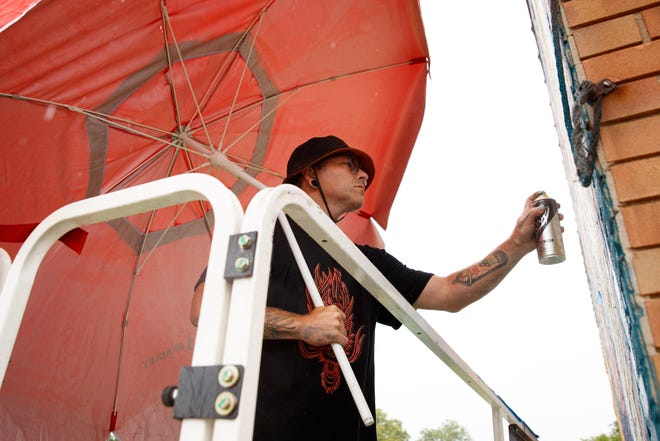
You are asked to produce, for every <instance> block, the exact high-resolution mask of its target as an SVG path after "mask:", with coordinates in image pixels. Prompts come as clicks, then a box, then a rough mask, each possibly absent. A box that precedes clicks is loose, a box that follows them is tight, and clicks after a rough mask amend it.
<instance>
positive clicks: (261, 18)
mask: <svg viewBox="0 0 660 441" xmlns="http://www.w3.org/2000/svg"><path fill="white" fill-rule="evenodd" d="M265 15H266V14H265V10H263V9H262V11H261V14H260V18H259V21H258V25H257V27H256V31H255V36H254V38H253V39H252V44H251V45H250V50H249V52H248V55H247V59H246V60H245V63H243V70H242V72H241V78H240V80H239V81H238V86H236V91H235V92H234V98H233V100H232V103H231V107H230V108H229V114H228V115H227V119H226V120H225V127H224V129H223V130H222V136H221V137H220V143H219V144H218V150H222V146H223V144H224V141H225V137H226V135H227V130H228V129H229V124H230V123H231V117H232V114H233V112H234V108H235V107H236V101H238V92H239V91H240V90H241V86H242V85H243V82H244V81H245V73H246V72H247V68H248V65H249V64H250V59H252V54H253V53H254V45H255V43H256V41H257V37H258V36H259V30H260V29H261V25H262V24H263V21H264V17H265Z"/></svg>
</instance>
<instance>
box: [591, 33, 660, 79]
mask: <svg viewBox="0 0 660 441" xmlns="http://www.w3.org/2000/svg"><path fill="white" fill-rule="evenodd" d="M582 66H583V67H584V72H585V75H586V77H587V79H588V80H591V81H593V82H595V83H596V82H598V81H600V80H602V79H603V78H609V79H610V80H612V81H614V82H616V83H618V82H621V81H628V80H633V79H637V78H641V77H648V76H651V75H653V74H656V73H658V72H660V40H655V41H652V42H650V43H645V44H641V45H637V46H633V47H629V48H626V49H621V50H618V51H616V52H610V53H607V54H604V55H600V56H598V57H594V58H590V59H588V60H584V62H583V63H582Z"/></svg>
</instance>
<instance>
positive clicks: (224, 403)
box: [215, 391, 237, 416]
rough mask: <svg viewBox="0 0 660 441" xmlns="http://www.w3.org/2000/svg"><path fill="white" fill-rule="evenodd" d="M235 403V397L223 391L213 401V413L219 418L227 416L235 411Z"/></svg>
mask: <svg viewBox="0 0 660 441" xmlns="http://www.w3.org/2000/svg"><path fill="white" fill-rule="evenodd" d="M236 403H237V400H236V396H235V395H234V394H233V393H231V392H227V391H224V392H222V393H221V394H220V395H218V398H216V399H215V413H217V414H218V415H220V416H227V415H229V414H230V413H232V412H233V411H234V409H236Z"/></svg>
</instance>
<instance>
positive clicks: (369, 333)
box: [254, 222, 431, 441]
mask: <svg viewBox="0 0 660 441" xmlns="http://www.w3.org/2000/svg"><path fill="white" fill-rule="evenodd" d="M291 227H292V229H293V231H294V233H295V235H296V237H297V239H298V243H299V245H300V248H301V250H302V252H303V255H304V256H305V260H306V262H307V264H308V265H309V267H310V271H311V273H312V276H313V277H314V280H315V282H316V284H317V287H318V290H319V293H320V294H321V297H322V298H323V303H324V304H326V305H328V304H335V305H337V306H338V307H340V308H341V309H342V310H343V311H344V313H345V314H346V321H345V325H346V330H347V333H348V337H349V343H348V345H347V346H346V347H345V348H344V349H345V352H346V354H347V356H348V359H349V361H350V362H351V366H352V368H353V371H354V372H355V376H356V378H357V381H358V383H360V386H361V388H362V391H363V393H364V396H365V398H366V400H367V402H368V404H369V407H370V409H371V412H372V414H373V415H374V417H375V416H376V409H375V394H374V337H375V336H374V331H375V327H376V323H383V324H386V325H389V326H392V327H393V328H398V327H399V326H401V323H399V321H398V320H397V319H396V318H394V317H393V316H392V315H391V314H390V312H389V311H387V309H385V307H383V306H382V305H381V304H380V303H379V302H378V301H377V300H376V299H374V298H373V297H372V295H371V294H369V292H368V291H367V290H366V289H364V288H363V287H362V286H361V285H360V284H359V283H358V282H357V281H356V280H355V279H353V277H351V276H350V274H348V273H347V272H346V271H344V270H343V268H341V267H340V266H339V265H338V264H337V263H336V262H335V261H334V260H333V259H332V258H331V257H330V256H329V255H328V254H327V253H326V252H325V251H324V250H323V249H322V248H321V247H320V246H319V245H318V244H317V243H316V242H314V241H313V240H312V239H311V238H310V237H309V236H308V235H307V234H306V233H305V232H304V231H303V230H302V229H301V228H300V227H298V226H297V225H295V224H294V223H293V222H291ZM359 248H360V250H361V251H362V252H363V253H364V254H365V256H366V257H367V258H368V259H369V260H370V261H371V262H372V263H373V264H374V265H375V266H376V267H377V268H378V269H379V270H380V271H381V272H382V273H383V274H384V275H385V277H386V278H387V279H388V280H389V281H390V283H392V284H393V285H394V287H395V288H397V290H398V291H399V292H400V293H401V294H402V295H403V296H404V297H405V298H406V299H407V300H408V301H409V302H410V303H411V304H412V303H413V302H414V301H415V300H416V299H417V297H419V295H420V294H421V292H422V290H423V289H424V287H425V286H426V284H427V282H428V281H429V279H430V277H431V274H429V273H425V272H422V271H416V270H411V269H409V268H407V267H406V266H404V265H403V264H402V263H401V262H399V261H398V260H396V259H395V258H394V257H392V256H391V255H389V254H388V253H387V252H385V251H384V250H380V249H377V248H372V247H369V246H359ZM267 304H268V306H273V307H277V308H280V309H283V310H286V311H290V312H295V313H299V314H305V313H307V312H309V311H310V310H311V309H313V304H312V302H311V300H310V299H309V296H308V294H307V290H306V287H305V284H304V282H303V280H302V276H301V275H300V272H299V271H298V267H297V265H296V262H295V260H294V259H293V255H292V254H291V250H290V249H289V246H288V243H287V241H286V237H285V236H284V234H283V232H282V230H281V228H280V227H279V225H278V226H277V228H276V230H275V235H274V238H273V257H272V263H271V274H270V285H269V289H268V301H267ZM254 440H256V441H296V440H301V441H325V440H327V441H358V440H359V441H365V440H367V441H375V440H376V426H375V424H374V425H372V426H370V427H366V426H365V425H364V424H363V423H362V420H361V418H360V415H359V412H358V411H357V408H356V406H355V403H354V401H353V398H352V395H351V393H350V390H349V388H348V387H347V385H346V382H345V379H344V378H343V375H342V374H341V370H340V368H339V365H338V364H337V361H336V359H335V356H334V353H333V352H332V348H331V346H329V345H328V346H323V347H314V346H311V345H308V344H306V343H304V342H302V341H297V340H264V342H263V351H262V356H261V369H260V376H259V392H258V399H257V413H256V421H255V430H254Z"/></svg>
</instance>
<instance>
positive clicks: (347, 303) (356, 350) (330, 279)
mask: <svg viewBox="0 0 660 441" xmlns="http://www.w3.org/2000/svg"><path fill="white" fill-rule="evenodd" d="M314 282H315V283H316V286H317V288H318V290H319V294H321V298H322V299H323V304H324V305H335V306H337V307H338V308H339V309H341V310H342V311H343V312H344V314H346V320H344V327H345V328H346V334H347V336H348V344H347V345H346V346H345V347H344V351H345V352H346V356H347V358H348V361H349V362H351V363H353V362H354V361H355V360H357V359H358V357H359V356H360V352H362V342H363V340H364V337H365V334H364V330H363V328H364V326H360V328H359V329H358V330H357V332H353V304H354V301H355V299H354V298H353V296H352V295H350V293H349V292H348V289H347V288H346V284H345V283H344V282H343V281H342V272H341V271H339V270H338V269H337V268H332V269H329V270H328V271H327V272H323V271H322V270H321V269H320V268H319V265H317V266H316V268H315V269H314ZM307 309H308V310H309V311H311V310H312V309H314V304H313V303H312V300H311V298H310V297H309V293H308V294H307ZM298 349H299V350H300V353H301V354H302V356H303V357H305V358H309V359H313V358H318V361H319V363H321V364H323V371H322V372H321V386H322V387H323V389H324V390H325V392H326V393H327V394H332V393H334V392H336V391H337V389H338V388H339V384H340V382H341V376H340V369H339V364H338V363H337V359H336V358H335V354H334V352H333V351H332V347H331V346H330V345H325V346H312V345H308V344H307V343H305V342H303V341H302V340H301V341H299V342H298Z"/></svg>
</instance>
